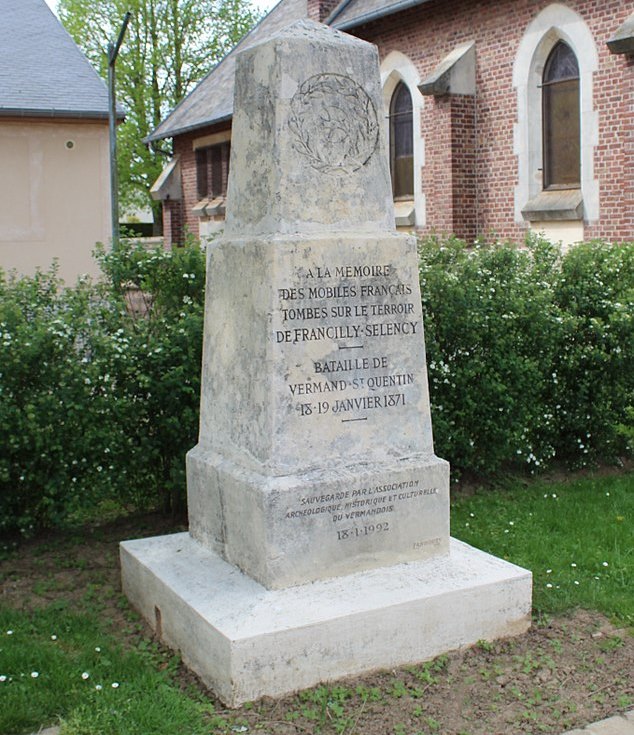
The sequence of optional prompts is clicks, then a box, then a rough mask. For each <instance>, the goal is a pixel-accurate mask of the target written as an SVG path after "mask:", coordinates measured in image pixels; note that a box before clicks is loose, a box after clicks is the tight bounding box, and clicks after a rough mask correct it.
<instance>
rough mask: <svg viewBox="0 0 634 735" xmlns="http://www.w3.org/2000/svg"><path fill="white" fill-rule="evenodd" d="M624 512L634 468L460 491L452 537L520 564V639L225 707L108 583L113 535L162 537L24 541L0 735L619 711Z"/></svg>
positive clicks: (626, 638)
mask: <svg viewBox="0 0 634 735" xmlns="http://www.w3.org/2000/svg"><path fill="white" fill-rule="evenodd" d="M633 520H634V474H632V473H629V474H621V475H613V476H605V477H599V476H597V477H595V478H589V479H581V480H576V481H573V482H557V483H530V484H522V483H520V482H518V483H516V484H515V485H514V486H513V487H510V488H508V489H504V490H495V491H491V490H488V491H486V492H485V491H482V492H477V493H474V494H470V495H468V496H459V497H457V498H456V499H455V500H454V502H453V505H452V535H454V536H457V537H458V538H460V539H462V540H463V541H466V542H467V543H470V544H472V545H474V546H477V547H479V548H481V549H484V550H486V551H490V552H491V553H493V554H496V555H497V556H501V557H503V558H505V559H508V560H510V561H512V562H514V563H517V564H519V565H521V566H524V567H527V568H529V569H531V570H532V572H533V574H534V608H535V616H534V619H535V625H534V628H533V630H532V631H531V632H530V633H529V634H527V635H526V636H522V637H520V638H518V639H513V640H511V641H499V642H495V643H485V642H482V643H481V644H479V645H478V646H476V647H474V648H473V649H470V650H468V651H462V652H458V653H454V654H449V655H447V656H441V657H439V658H438V659H436V660H435V661H432V662H427V663H425V664H421V665H420V666H417V667H407V668H404V669H401V670H396V671H391V672H383V673H380V674H375V675H369V676H367V677H361V678H358V679H355V680H345V681H344V682H342V683H339V684H336V685H331V686H325V685H324V686H320V687H316V688H314V689H312V690H308V691H307V692H302V693H300V694H298V695H294V696H291V697H286V698H284V699H283V700H277V701H273V700H262V701H261V702H258V703H254V704H253V705H248V706H245V707H242V708H240V709H239V710H236V711H234V712H227V711H226V710H224V709H223V708H222V705H221V704H220V703H219V702H218V701H217V700H215V699H214V698H213V695H211V693H209V692H208V691H206V690H205V688H204V687H203V686H202V685H201V684H200V683H199V682H198V680H197V679H196V678H195V677H194V676H193V675H191V674H189V673H188V672H187V670H186V669H185V668H184V667H183V666H182V665H181V663H180V660H179V658H178V656H176V655H174V654H173V653H171V652H169V651H168V650H166V649H165V648H163V647H162V646H161V645H159V644H158V643H157V642H155V641H153V640H152V638H151V637H150V634H149V631H148V630H147V629H146V628H145V626H144V624H143V623H142V621H140V620H139V618H138V617H137V616H136V614H135V613H134V612H133V611H132V610H130V608H129V607H128V605H127V602H126V601H125V599H124V598H123V597H122V596H121V594H120V591H119V589H118V561H117V548H116V542H117V541H118V540H122V539H124V538H130V537H135V536H141V535H154V534H155V533H162V532H166V531H167V530H169V529H167V528H156V525H154V526H151V527H149V526H148V527H144V524H146V523H147V521H146V520H143V519H135V520H128V521H126V522H125V523H121V524H119V525H116V524H115V525H114V526H113V527H110V528H109V529H100V528H98V527H97V528H92V527H86V528H85V529H73V530H70V531H68V532H66V533H59V534H53V535H51V536H48V537H46V538H43V539H38V540H36V541H33V542H30V543H28V544H25V545H24V546H23V547H22V548H21V549H19V550H17V551H11V552H6V553H5V558H4V559H2V561H0V584H1V590H2V594H1V597H0V734H2V735H18V734H19V733H24V732H30V731H31V730H35V731H37V729H38V728H39V727H40V726H41V725H48V724H53V723H60V724H61V725H62V733H63V735H80V734H81V735H161V734H162V733H165V734H166V735H167V733H169V734H170V735H174V733H179V734H180V733H185V734H191V735H196V734H197V733H207V734H209V735H212V734H213V733H222V732H247V731H249V732H251V731H253V732H260V733H262V735H267V734H268V735H287V734H288V735H290V733H317V732H323V733H339V734H342V733H345V734H346V735H355V734H356V735H361V733H363V735H430V734H431V733H435V732H439V733H443V734H444V735H480V734H483V735H492V733H496V732H512V733H541V732H543V733H561V732H563V731H564V730H566V729H570V728H571V727H573V726H577V725H579V724H584V723H587V722H589V721H591V720H593V719H599V718H600V717H602V716H606V715H607V714H612V713H614V711H617V710H619V709H621V710H623V709H627V708H630V707H632V706H634V690H633V689H632V680H633V678H634V676H633V675H634V671H633V670H632V663H633V661H634V639H633V638H632V635H631V632H632V626H633V625H634V595H633V594H632V589H633V585H632V577H633V569H634V548H633V546H634V544H633V543H632V541H633V539H632V523H633ZM578 608H583V609H586V610H590V611H598V612H599V613H603V614H604V615H605V616H607V618H608V619H609V620H608V619H606V618H604V617H601V616H600V615H597V613H596V612H592V613H579V612H577V613H576V614H572V611H574V610H576V609H578Z"/></svg>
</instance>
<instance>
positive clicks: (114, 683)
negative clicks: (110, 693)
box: [112, 681, 119, 689]
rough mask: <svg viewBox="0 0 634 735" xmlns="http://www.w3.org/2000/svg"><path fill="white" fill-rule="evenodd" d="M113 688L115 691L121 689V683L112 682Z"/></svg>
mask: <svg viewBox="0 0 634 735" xmlns="http://www.w3.org/2000/svg"><path fill="white" fill-rule="evenodd" d="M112 688H113V689H118V688H119V682H118V681H113V682H112Z"/></svg>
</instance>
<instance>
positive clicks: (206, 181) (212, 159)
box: [196, 142, 230, 199]
mask: <svg viewBox="0 0 634 735" xmlns="http://www.w3.org/2000/svg"><path fill="white" fill-rule="evenodd" d="M229 153H230V144H229V143H228V142H227V143H219V144H218V145H212V146H208V147H207V148H198V149H197V151H196V186H197V190H198V198H199V199H215V198H216V197H224V196H225V195H226V194H227V179H228V177H229Z"/></svg>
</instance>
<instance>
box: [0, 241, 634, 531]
mask: <svg viewBox="0 0 634 735" xmlns="http://www.w3.org/2000/svg"><path fill="white" fill-rule="evenodd" d="M420 255H421V260H420V279H421V287H422V289H421V290H422V294H423V310H424V317H425V330H426V344H427V356H428V371H429V379H430V392H431V400H432V418H433V424H434V435H435V444H436V451H437V453H438V454H439V455H440V456H443V457H446V458H447V459H449V460H450V461H451V463H452V473H453V476H454V477H458V476H459V475H460V474H461V473H465V472H467V473H472V474H476V475H479V476H482V477H491V476H493V475H495V474H496V473H498V472H500V471H502V470H506V469H517V468H518V467H523V468H526V469H527V470H528V471H530V472H534V471H536V470H540V469H542V468H544V467H546V466H547V465H548V464H549V463H551V462H552V461H553V460H563V461H565V462H567V463H568V464H570V465H572V466H582V465H585V464H588V463H591V462H596V461H599V460H614V459H617V458H619V457H621V456H623V455H624V454H625V453H626V452H627V451H628V441H629V442H630V447H629V449H630V450H631V448H632V447H631V442H632V439H633V434H634V432H633V430H632V417H633V416H634V408H632V407H633V406H634V397H633V395H634V365H633V362H632V361H633V349H632V345H633V344H634V316H633V314H634V308H633V301H634V245H631V244H630V245H608V244H604V243H589V244H585V245H581V246H579V247H576V248H574V249H573V250H571V251H570V252H569V253H567V254H566V255H565V256H563V257H562V255H561V253H560V252H559V250H558V249H557V248H555V247H553V246H551V245H549V244H547V243H545V242H543V241H539V240H536V241H533V242H532V243H529V245H528V247H526V248H517V247H515V246H513V245H499V244H498V245H492V246H485V245H478V246H476V247H471V248H467V247H466V246H465V245H464V243H461V242H459V241H456V240H437V239H433V238H432V239H427V240H425V241H423V242H421V247H420ZM99 259H100V262H101V266H102V269H103V271H104V273H105V275H106V278H105V279H104V283H103V284H101V285H94V284H91V283H90V282H88V281H83V282H80V283H78V284H77V285H76V286H74V287H72V288H64V287H63V286H62V284H61V283H60V282H59V280H58V279H57V277H56V274H55V272H54V271H51V272H49V273H46V274H41V273H40V274H38V275H36V276H35V277H33V278H21V279H16V278H14V277H11V276H7V275H5V274H2V273H0V436H1V437H2V441H1V442H0V533H3V532H19V533H21V534H25V535H28V534H30V533H33V532H35V531H37V530H39V529H40V528H42V527H46V526H51V525H57V524H60V523H63V522H66V520H67V519H68V518H69V517H70V518H84V517H95V515H98V514H99V512H101V509H102V508H103V507H104V505H107V501H114V502H115V503H116V504H117V506H118V507H120V506H121V505H124V506H125V505H126V504H130V505H131V506H134V507H144V506H146V507H156V506H157V505H159V504H162V505H163V506H164V507H165V508H167V509H170V508H171V509H172V510H174V509H177V508H178V507H179V505H180V506H181V507H182V505H183V504H184V496H185V492H184V491H185V476H184V475H185V472H184V470H185V463H184V455H185V452H186V451H187V450H188V449H189V448H191V447H192V446H193V445H194V444H195V443H196V438H197V436H196V435H197V428H198V400H199V390H200V362H201V343H202V321H203V299H204V254H203V253H202V252H201V251H200V249H199V248H198V247H197V246H196V245H189V246H187V247H185V248H182V249H178V250H175V251H173V252H171V253H170V252H163V251H160V250H154V251H146V250H144V249H142V248H140V247H135V246H132V245H129V244H128V245H124V246H123V247H122V248H121V250H120V251H119V252H118V253H116V254H105V253H103V252H101V254H100V255H99ZM135 294H136V301H137V305H138V306H139V305H140V307H141V312H142V313H141V314H136V315H135V312H134V311H133V310H131V309H130V308H128V307H129V301H130V298H131V296H134V295H135ZM126 299H127V301H126Z"/></svg>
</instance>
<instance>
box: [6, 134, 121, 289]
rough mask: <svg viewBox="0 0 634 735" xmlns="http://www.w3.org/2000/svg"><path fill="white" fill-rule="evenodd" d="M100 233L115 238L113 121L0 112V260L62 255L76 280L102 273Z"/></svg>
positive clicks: (20, 267) (46, 262) (63, 269)
mask: <svg viewBox="0 0 634 735" xmlns="http://www.w3.org/2000/svg"><path fill="white" fill-rule="evenodd" d="M97 241H101V242H104V243H109V241H110V167H109V157H108V125H107V122H99V123H94V122H75V123H73V122H55V121H41V122H40V121H36V120H22V121H1V120H0V267H2V268H3V269H4V270H9V269H13V268H15V269H16V270H17V271H18V273H20V274H32V273H33V272H34V271H35V269H36V267H40V268H42V269H47V268H48V267H49V266H50V264H51V262H52V260H53V258H57V259H58V260H59V264H60V270H59V273H60V275H61V277H62V278H64V280H65V281H66V282H67V283H69V284H71V283H73V282H74V281H75V279H76V278H77V276H78V275H80V274H83V273H89V274H91V275H97V274H98V272H99V270H98V267H97V265H96V263H95V261H94V260H93V258H92V255H91V253H92V250H93V249H94V246H95V243H96V242H97Z"/></svg>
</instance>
